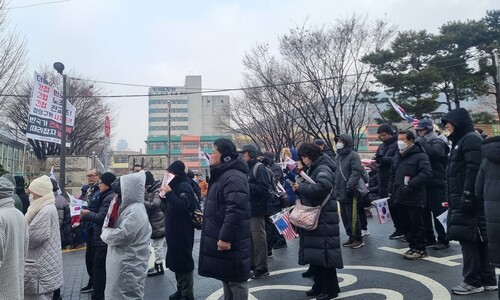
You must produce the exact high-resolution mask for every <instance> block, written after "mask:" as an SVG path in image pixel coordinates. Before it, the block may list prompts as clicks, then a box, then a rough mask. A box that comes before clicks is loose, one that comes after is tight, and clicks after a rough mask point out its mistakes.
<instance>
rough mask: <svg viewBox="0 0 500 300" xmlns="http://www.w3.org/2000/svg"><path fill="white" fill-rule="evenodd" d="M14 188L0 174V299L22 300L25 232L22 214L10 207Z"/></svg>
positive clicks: (12, 203) (24, 221) (26, 238)
mask: <svg viewBox="0 0 500 300" xmlns="http://www.w3.org/2000/svg"><path fill="white" fill-rule="evenodd" d="M14 189H15V188H14V185H13V184H12V183H11V182H10V180H8V179H7V178H2V177H0V299H24V258H25V256H26V251H27V250H28V233H27V229H26V220H25V219H24V217H23V214H22V213H21V212H19V211H18V209H16V208H15V206H14V199H13V198H12V195H13V193H14ZM23 189H24V187H23Z"/></svg>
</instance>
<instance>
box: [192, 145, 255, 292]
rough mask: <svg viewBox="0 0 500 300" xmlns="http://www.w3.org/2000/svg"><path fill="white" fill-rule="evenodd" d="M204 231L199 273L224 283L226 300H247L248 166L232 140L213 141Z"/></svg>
mask: <svg viewBox="0 0 500 300" xmlns="http://www.w3.org/2000/svg"><path fill="white" fill-rule="evenodd" d="M213 145H214V153H213V154H212V156H211V157H210V163H211V165H210V181H209V186H208V194H207V199H206V204H205V211H204V222H203V228H202V230H201V239H200V255H199V260H198V273H199V274H200V275H201V276H205V277H210V278H214V279H217V280H220V281H222V283H223V287H224V299H227V300H246V299H248V279H249V278H250V253H251V250H250V249H251V233H250V188H249V186H248V178H247V173H248V165H247V164H246V162H245V161H244V160H243V158H242V156H241V155H239V154H238V153H237V152H236V146H235V145H234V143H233V142H232V141H231V140H228V139H225V138H220V139H217V140H215V141H214V144H213Z"/></svg>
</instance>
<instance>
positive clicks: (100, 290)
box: [80, 172, 116, 300]
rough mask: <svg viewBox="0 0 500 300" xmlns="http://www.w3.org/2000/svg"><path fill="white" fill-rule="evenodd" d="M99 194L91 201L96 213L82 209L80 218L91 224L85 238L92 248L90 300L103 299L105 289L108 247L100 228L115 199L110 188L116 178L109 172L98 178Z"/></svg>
mask: <svg viewBox="0 0 500 300" xmlns="http://www.w3.org/2000/svg"><path fill="white" fill-rule="evenodd" d="M100 179H101V180H100V181H99V182H98V184H99V194H98V196H97V198H96V199H93V200H92V201H93V202H94V203H93V205H94V206H97V207H98V208H99V209H98V211H97V212H94V211H91V210H90V209H85V208H84V209H82V211H81V213H80V216H81V220H82V221H84V222H90V223H92V225H93V226H92V227H93V229H94V230H93V233H94V234H93V236H92V237H91V236H87V239H92V243H93V247H94V265H93V268H92V273H93V281H94V287H93V291H92V300H102V299H104V289H105V288H106V255H107V253H108V245H107V244H106V243H105V242H103V240H102V239H101V233H102V226H103V225H104V219H106V214H107V213H108V209H109V205H110V204H111V201H112V200H113V198H114V197H115V192H114V191H113V189H112V188H111V184H112V183H113V182H114V181H115V180H116V176H115V175H114V174H113V173H111V172H106V173H103V174H102V175H101V177H100Z"/></svg>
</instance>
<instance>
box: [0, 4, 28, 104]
mask: <svg viewBox="0 0 500 300" xmlns="http://www.w3.org/2000/svg"><path fill="white" fill-rule="evenodd" d="M7 25H8V20H7V9H6V1H4V0H0V110H2V109H3V105H4V103H5V101H6V99H7V97H6V96H3V95H8V94H15V88H16V86H17V84H18V83H19V81H20V80H21V77H22V75H23V73H24V71H25V69H26V65H25V56H26V42H25V41H24V40H22V39H21V38H20V37H19V33H16V32H9V31H8V30H7Z"/></svg>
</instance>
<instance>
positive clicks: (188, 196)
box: [163, 174, 196, 274]
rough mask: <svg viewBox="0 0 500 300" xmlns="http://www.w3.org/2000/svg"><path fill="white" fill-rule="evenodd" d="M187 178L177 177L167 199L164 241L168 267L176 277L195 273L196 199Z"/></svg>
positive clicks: (184, 176)
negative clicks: (176, 274)
mask: <svg viewBox="0 0 500 300" xmlns="http://www.w3.org/2000/svg"><path fill="white" fill-rule="evenodd" d="M189 180H191V181H192V179H191V178H188V177H187V175H185V174H184V175H176V176H175V177H174V179H172V181H170V183H169V185H170V187H171V188H172V191H171V192H170V193H167V194H166V195H165V200H163V201H165V203H166V211H165V237H166V239H167V259H166V261H167V267H168V268H169V269H170V270H172V271H173V272H175V273H181V274H182V273H188V272H191V271H193V270H194V261H193V245H194V227H193V223H192V222H191V213H192V212H193V211H194V209H195V207H196V204H195V201H196V200H195V196H194V191H193V188H192V187H191V184H190V183H189Z"/></svg>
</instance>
